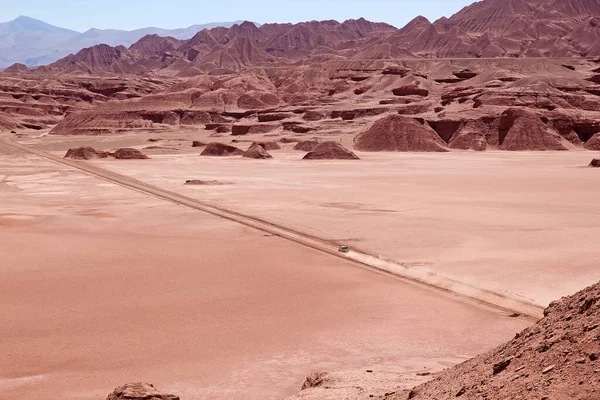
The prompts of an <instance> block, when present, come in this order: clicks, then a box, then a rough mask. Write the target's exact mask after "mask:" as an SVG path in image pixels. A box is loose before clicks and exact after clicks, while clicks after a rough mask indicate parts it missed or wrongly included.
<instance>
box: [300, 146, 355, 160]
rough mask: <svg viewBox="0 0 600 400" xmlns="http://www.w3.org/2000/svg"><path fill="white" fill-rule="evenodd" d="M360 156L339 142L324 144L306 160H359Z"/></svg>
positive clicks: (307, 156)
mask: <svg viewBox="0 0 600 400" xmlns="http://www.w3.org/2000/svg"><path fill="white" fill-rule="evenodd" d="M358 159H359V158H358V156H357V155H356V154H354V153H353V152H351V151H350V150H348V149H346V148H345V147H344V146H342V145H341V144H340V143H339V142H323V143H320V144H319V145H318V146H317V147H315V148H314V149H313V150H312V151H311V152H309V153H308V154H306V155H305V156H304V160H358Z"/></svg>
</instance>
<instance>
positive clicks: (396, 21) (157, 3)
mask: <svg viewBox="0 0 600 400" xmlns="http://www.w3.org/2000/svg"><path fill="white" fill-rule="evenodd" d="M473 1H474V0H417V1H415V0H279V1H278V0H211V1H202V0H0V21H9V20H12V19H14V18H16V17H18V16H19V15H26V16H28V17H32V18H37V19H41V20H43V21H45V22H48V23H50V24H53V25H57V26H61V27H64V28H69V29H74V30H78V31H85V30H87V29H89V28H92V27H94V28H102V29H105V28H116V29H135V28H142V27H147V26H156V27H160V28H181V27H187V26H190V25H194V24H202V23H207V22H225V21H236V20H251V21H256V22H260V23H265V22H300V21H308V20H323V19H336V20H339V21H341V20H345V19H349V18H358V17H361V16H362V17H365V18H367V19H369V20H373V21H384V22H388V23H390V24H392V25H395V26H400V27H401V26H403V25H404V24H406V23H407V22H408V21H410V20H411V19H412V18H414V17H415V16H417V15H424V16H426V17H427V18H429V19H431V20H434V19H437V18H439V17H441V16H443V15H446V16H450V15H451V14H453V13H455V12H456V11H458V10H460V9H461V8H462V7H464V6H465V5H468V4H470V3H472V2H473Z"/></svg>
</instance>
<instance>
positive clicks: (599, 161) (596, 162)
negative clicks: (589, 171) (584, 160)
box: [590, 158, 600, 168]
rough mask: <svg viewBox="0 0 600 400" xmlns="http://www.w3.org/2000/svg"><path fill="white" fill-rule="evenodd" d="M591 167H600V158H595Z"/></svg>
mask: <svg viewBox="0 0 600 400" xmlns="http://www.w3.org/2000/svg"><path fill="white" fill-rule="evenodd" d="M590 167H594V168H600V158H594V159H593V160H592V162H591V163H590Z"/></svg>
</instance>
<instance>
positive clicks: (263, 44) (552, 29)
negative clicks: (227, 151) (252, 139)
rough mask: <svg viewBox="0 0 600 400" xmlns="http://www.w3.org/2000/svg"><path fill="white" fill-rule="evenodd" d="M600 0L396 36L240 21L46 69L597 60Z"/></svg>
mask: <svg viewBox="0 0 600 400" xmlns="http://www.w3.org/2000/svg"><path fill="white" fill-rule="evenodd" d="M599 1H600V0H553V1H547V0H483V1H479V2H476V3H473V4H472V5H470V6H467V7H465V8H463V9H462V10H460V11H459V12H457V13H456V14H454V15H453V16H451V17H450V18H441V19H439V20H437V21H435V22H430V21H429V20H427V18H425V17H422V16H419V17H417V18H415V19H414V20H413V21H411V22H410V23H409V24H407V25H406V26H405V27H403V28H402V29H396V28H394V27H392V26H390V25H387V24H384V23H374V22H370V21H367V20H365V19H362V18H361V19H358V20H349V21H345V22H342V23H339V22H337V21H310V22H303V23H298V24H266V25H262V26H257V25H255V24H253V23H251V22H243V23H240V24H234V25H232V26H231V27H229V28H226V27H215V28H212V29H204V30H201V31H200V32H198V33H197V34H195V35H194V36H193V37H192V38H191V39H189V40H180V37H177V36H173V37H162V36H160V35H152V36H146V37H144V38H143V39H141V41H142V42H143V43H144V44H143V45H140V44H138V43H136V44H133V45H131V46H129V48H128V49H127V48H126V46H125V47H124V46H120V47H115V48H112V50H108V49H105V48H100V47H99V48H96V49H94V48H91V49H84V50H82V51H81V52H79V53H77V54H75V55H71V56H69V57H67V58H64V59H62V60H59V61H58V62H57V63H55V64H52V65H51V66H50V67H51V68H52V69H54V70H65V71H68V72H77V71H79V72H83V73H88V72H93V71H96V72H98V71H102V72H116V73H136V74H143V73H148V72H151V71H152V72H161V73H167V74H169V75H179V76H194V75H198V74H202V73H207V72H213V73H223V72H237V71H241V70H243V69H246V68H248V67H252V66H281V65H296V64H310V63H314V62H323V61H327V60H336V59H337V60H348V59H354V60H365V59H367V60H374V59H377V60H393V59H396V60H397V59H414V58H500V57H501V58H532V57H581V56H598V55H600V2H599ZM149 42H154V44H153V45H151V48H152V50H149V51H145V50H144V49H145V48H146V47H147V46H148V43H149ZM125 44H126V43H125ZM89 53H95V54H97V55H100V54H103V55H105V56H106V57H108V58H106V59H102V60H98V58H97V57H96V58H94V62H93V64H90V63H89V61H90V60H88V54H89ZM115 54H117V56H115Z"/></svg>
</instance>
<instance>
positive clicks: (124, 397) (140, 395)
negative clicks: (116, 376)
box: [106, 382, 179, 400]
mask: <svg viewBox="0 0 600 400" xmlns="http://www.w3.org/2000/svg"><path fill="white" fill-rule="evenodd" d="M106 400H179V397H177V396H175V395H172V394H166V393H162V392H160V391H159V390H157V389H156V388H155V387H154V386H153V385H152V384H150V383H143V382H135V383H128V384H126V385H123V386H119V387H118V388H116V389H115V390H114V391H113V392H112V393H111V394H109V395H108V397H107V398H106Z"/></svg>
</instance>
